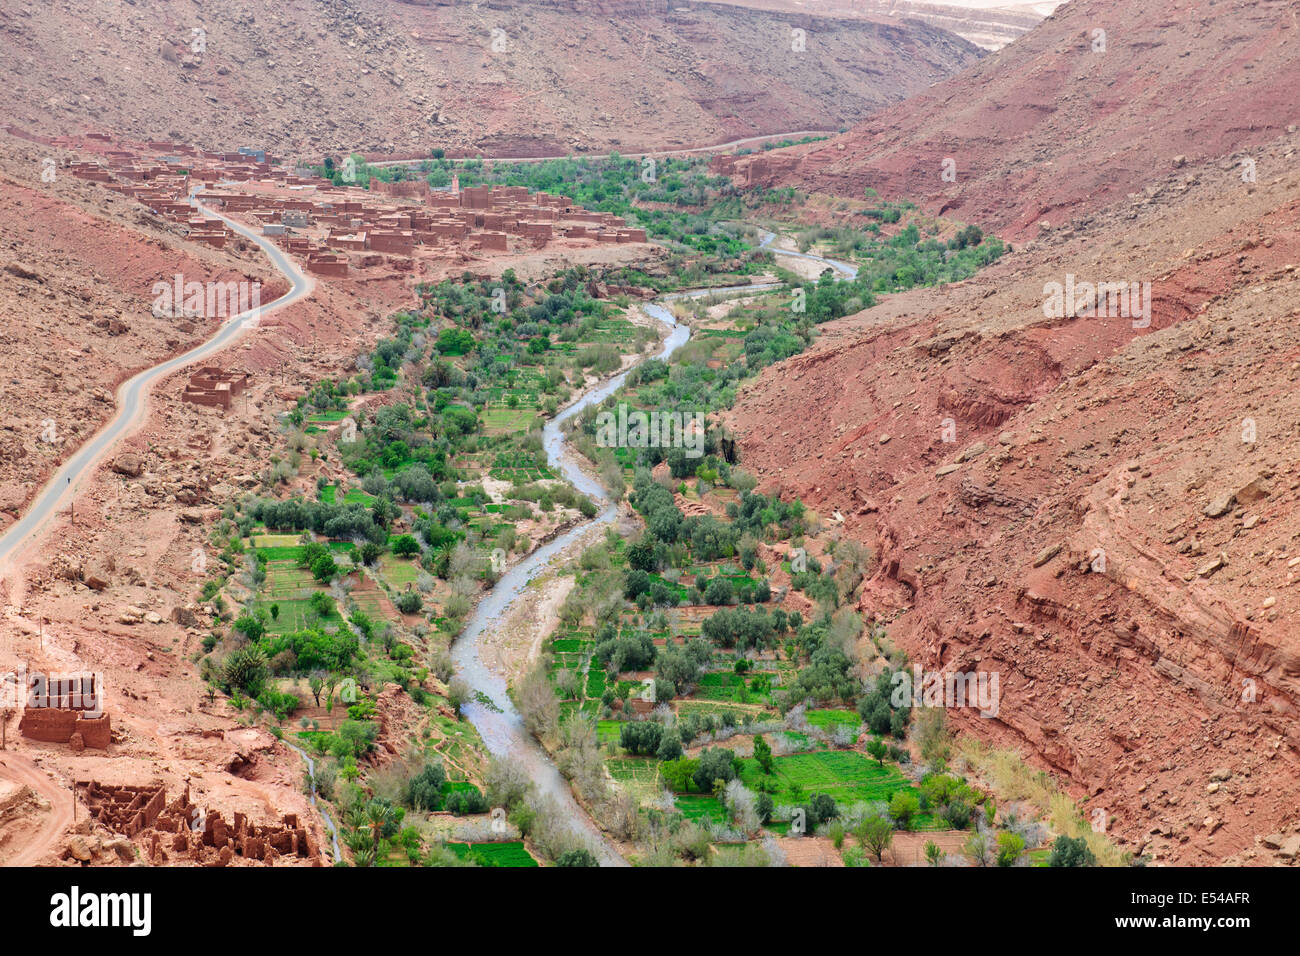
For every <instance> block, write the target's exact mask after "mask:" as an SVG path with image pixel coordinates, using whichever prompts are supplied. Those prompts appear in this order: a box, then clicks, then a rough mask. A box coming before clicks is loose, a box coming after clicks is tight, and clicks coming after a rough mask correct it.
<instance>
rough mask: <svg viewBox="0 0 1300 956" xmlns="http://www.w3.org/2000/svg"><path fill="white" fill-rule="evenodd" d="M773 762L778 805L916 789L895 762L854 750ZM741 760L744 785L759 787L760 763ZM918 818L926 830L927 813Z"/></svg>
mask: <svg viewBox="0 0 1300 956" xmlns="http://www.w3.org/2000/svg"><path fill="white" fill-rule="evenodd" d="M773 762H774V765H775V771H774V774H773V775H774V776H775V777H776V781H777V784H778V788H779V789H778V790H777V792H776V793H774V794H773V795H772V799H773V800H774V801H775V802H776V803H778V804H782V803H785V804H795V803H801V802H803V801H806V800H808V799H810V798H811V797H812V795H813V794H815V793H825V794H828V795H829V796H830V797H831V799H833V800H834V801H835V802H836V803H837V804H853V803H868V802H871V801H875V800H884V801H888V800H889V798H890V797H891V796H893V795H894V793H896V792H897V791H899V790H914V789H915V788H913V787H912V784H911V782H910V781H909V780H908V779H907V778H906V777H904V776H903V774H902V772H901V771H900V770H899V769H898V767H896V766H894V765H892V764H885V766H883V767H882V766H880V764H878V763H876V761H874V760H872V759H871V758H870V757H867V756H865V755H863V754H860V753H858V752H856V751H853V750H823V751H817V752H814V753H805V754H790V755H788V756H784V757H776V758H775V759H774V761H773ZM741 763H742V764H743V767H742V769H741V773H740V777H741V780H742V781H744V783H745V786H747V787H749V788H750V789H751V790H756V789H757V788H758V783H759V780H760V778H761V777H762V776H763V773H762V771H761V770H760V769H759V767H758V762H757V761H756V760H754V759H752V758H746V759H744V760H742V761H741ZM795 787H801V788H802V792H801V793H797V792H796V791H795V790H794V788H795ZM917 795H918V796H920V794H919V793H918V794H917ZM917 821H918V823H919V826H918V829H927V828H928V824H930V822H931V821H930V819H929V818H928V817H927V816H926V815H924V814H921V815H919V816H918V817H917Z"/></svg>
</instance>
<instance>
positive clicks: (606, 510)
mask: <svg viewBox="0 0 1300 956" xmlns="http://www.w3.org/2000/svg"><path fill="white" fill-rule="evenodd" d="M761 235H762V236H763V239H762V242H761V246H760V247H761V248H767V249H770V251H771V252H773V253H775V254H777V255H785V256H791V257H794V258H800V259H810V260H814V261H818V262H821V263H823V264H825V265H826V266H828V267H829V268H831V269H833V270H834V271H835V272H836V273H837V274H838V275H842V276H850V277H851V276H854V275H856V274H857V269H856V268H855V267H853V266H852V265H849V264H848V263H843V262H836V261H834V260H831V259H823V258H821V257H820V256H815V255H812V254H810V253H799V252H788V251H786V250H783V249H777V248H772V247H771V246H770V244H771V242H772V241H773V240H774V239H775V236H773V235H772V234H771V233H767V232H764V233H762V234H761ZM779 287H780V283H764V284H753V285H744V286H727V287H723V288H710V289H695V290H691V291H688V292H674V293H669V294H666V295H662V296H659V298H657V299H656V300H655V301H654V302H649V303H646V304H644V305H642V309H644V310H645V312H646V313H647V314H648V315H649V316H650V317H651V318H653V319H655V320H656V321H657V322H659V323H660V324H662V325H663V326H664V328H665V329H666V331H667V335H666V337H665V338H664V340H663V344H662V346H661V348H660V349H659V351H658V352H657V353H655V355H654V356H653V357H654V358H658V359H667V358H668V357H669V356H670V355H672V354H673V353H674V352H675V351H677V350H678V349H679V348H681V347H682V346H683V345H685V344H686V342H687V341H688V340H689V339H690V337H691V330H690V328H689V327H688V326H685V325H683V324H681V323H679V322H678V321H677V320H676V319H675V318H674V317H673V314H672V312H670V311H669V310H668V309H667V308H665V304H667V303H671V302H674V301H679V300H682V299H693V298H702V297H705V296H710V295H715V294H718V293H734V292H760V291H768V290H771V289H774V288H779ZM633 367H635V366H633ZM630 371H631V369H628V370H626V371H623V372H621V373H619V374H618V375H615V376H613V377H612V378H610V379H608V380H607V381H605V382H604V383H602V384H600V385H598V386H596V387H595V388H593V389H591V390H590V391H588V392H585V393H584V394H583V395H582V396H581V397H580V398H578V399H577V400H576V401H575V402H573V403H572V404H570V405H569V406H567V407H566V408H565V409H564V410H563V411H562V412H560V413H559V414H558V415H556V416H555V417H554V418H552V419H551V420H550V421H549V422H547V424H546V426H545V427H544V429H543V430H542V445H543V447H544V448H545V450H546V461H547V464H548V465H549V466H550V467H551V469H552V470H554V471H558V472H559V473H560V474H562V475H563V476H564V478H565V479H566V480H567V481H569V482H571V483H572V484H573V485H574V486H575V487H576V488H577V489H578V490H579V491H581V492H582V493H583V494H585V495H587V496H588V497H590V498H591V499H592V500H593V501H595V502H596V504H597V506H598V507H599V508H600V512H599V513H598V514H597V515H596V517H595V518H593V519H592V520H591V521H588V522H583V523H582V524H579V525H576V526H575V527H573V528H570V529H569V530H568V531H565V532H564V533H563V534H561V535H559V536H558V537H556V538H554V539H552V540H551V541H549V542H547V543H546V544H545V545H543V546H542V547H540V548H538V549H537V550H536V551H534V552H533V553H532V554H530V555H528V557H526V558H525V559H524V560H523V561H521V562H520V563H519V564H517V565H515V566H514V567H513V568H511V569H510V570H509V571H507V572H506V573H505V574H504V575H502V576H501V578H500V579H499V580H498V581H497V583H496V586H495V587H493V588H492V590H491V591H490V592H489V593H488V594H487V595H486V596H485V597H484V598H483V599H482V600H481V601H480V602H479V604H478V606H477V607H476V608H475V610H474V613H473V615H472V616H471V617H470V619H469V621H468V623H467V624H466V625H465V628H464V630H462V631H461V633H460V635H459V636H458V637H457V638H456V641H455V643H454V644H453V645H452V649H451V655H452V660H453V661H454V662H455V664H456V669H457V671H458V672H459V674H460V676H461V677H463V678H464V679H465V680H466V681H467V682H468V683H469V686H470V687H471V688H473V689H474V690H476V691H482V692H483V693H484V694H485V695H486V696H487V697H488V699H490V700H491V701H492V703H493V704H494V705H495V708H494V707H489V706H487V705H485V704H483V703H480V702H479V701H477V700H470V701H468V702H467V703H466V704H465V705H464V706H463V708H462V712H463V714H464V716H465V717H466V718H467V719H468V720H469V721H470V722H471V723H472V724H473V725H474V727H475V728H476V729H477V730H478V732H479V735H480V736H481V737H482V738H483V743H484V744H485V745H486V747H487V749H488V751H489V752H490V753H492V754H494V755H497V756H509V757H510V758H511V759H512V760H514V761H516V762H517V763H519V764H521V765H522V766H523V767H524V768H525V769H526V771H527V773H528V776H529V777H530V778H531V779H532V781H533V783H534V784H535V785H536V787H537V789H538V791H539V792H540V793H542V794H545V795H546V796H548V797H550V798H552V799H553V800H554V801H555V803H556V804H557V805H558V806H559V808H560V810H561V812H563V813H564V815H565V817H566V818H567V819H568V821H569V825H570V827H571V828H572V829H573V830H574V831H575V832H576V833H578V834H579V835H581V836H583V837H585V838H586V840H587V842H588V844H589V845H590V847H591V850H592V852H593V853H595V854H596V857H597V859H599V860H600V863H601V865H602V866H626V865H627V864H626V861H625V860H624V859H623V858H622V857H621V856H620V855H619V854H618V851H617V850H616V848H615V847H614V846H613V844H612V843H610V841H609V840H607V839H606V838H605V836H604V834H602V833H601V832H600V830H599V829H598V828H597V827H596V825H595V824H594V823H592V821H591V818H590V817H589V816H588V815H587V813H586V812H585V811H584V810H583V809H582V807H580V806H579V805H578V803H577V801H576V800H575V799H574V798H573V793H572V791H571V790H570V789H569V784H568V781H566V780H565V779H564V777H563V775H562V774H561V773H560V771H559V770H558V769H557V768H556V766H555V764H554V763H553V762H552V761H551V758H550V756H549V755H548V754H547V753H546V751H545V750H544V749H543V748H542V746H541V744H539V743H538V742H537V741H536V740H535V739H534V738H533V736H532V735H531V734H529V733H528V731H527V730H526V729H525V728H524V725H523V719H522V718H521V717H520V715H519V712H518V711H517V710H516V709H515V706H514V704H513V703H512V702H511V700H510V697H509V695H508V694H507V693H506V681H505V678H504V677H503V676H501V675H500V674H498V673H497V672H496V671H494V670H492V669H491V668H490V667H488V666H487V665H486V664H484V663H483V661H482V659H481V657H480V655H479V638H480V637H481V636H482V635H483V634H484V633H485V632H487V631H489V630H490V629H491V628H492V627H494V626H496V625H497V624H498V623H499V622H500V621H501V619H502V618H503V617H504V615H505V613H506V611H507V610H509V608H510V606H511V605H512V604H513V603H514V601H515V599H516V598H518V597H519V596H520V595H521V594H522V593H523V591H524V589H525V587H526V586H527V584H528V582H529V580H530V579H532V578H533V577H535V576H536V575H537V574H538V573H539V572H540V571H541V570H542V569H543V568H544V567H545V566H546V565H547V563H548V562H550V560H551V559H552V558H553V557H554V556H555V555H556V554H557V553H558V552H559V551H561V550H563V549H564V548H565V547H566V546H568V545H569V544H571V543H572V542H573V541H575V540H577V539H578V538H580V537H582V536H584V535H586V534H587V533H588V532H589V531H590V530H591V528H592V527H593V526H594V525H601V524H610V523H612V522H613V521H614V520H615V518H616V517H617V516H618V508H617V506H616V505H615V504H614V503H613V502H612V501H611V500H610V497H609V495H608V494H607V493H606V492H605V489H604V488H603V487H602V486H601V485H600V483H599V482H598V481H597V480H596V479H595V478H594V477H593V476H591V475H590V474H588V473H587V471H585V470H584V468H583V467H582V464H581V462H582V459H581V457H580V456H579V455H578V454H577V452H575V451H574V450H573V448H572V447H571V446H570V445H569V443H568V441H567V440H566V439H565V435H564V431H563V428H562V426H563V425H564V423H565V422H566V421H568V420H569V419H570V418H572V417H573V416H574V415H578V414H580V413H581V412H582V411H583V409H586V408H590V407H591V406H592V405H598V404H599V403H600V402H603V401H604V400H605V399H606V398H608V397H609V396H610V395H613V394H614V393H615V392H616V391H618V390H619V389H620V388H622V387H623V383H624V381H626V379H627V376H628V373H629V372H630Z"/></svg>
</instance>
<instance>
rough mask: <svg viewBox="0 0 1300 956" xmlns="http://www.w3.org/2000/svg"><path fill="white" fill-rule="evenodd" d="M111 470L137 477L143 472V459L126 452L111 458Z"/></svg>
mask: <svg viewBox="0 0 1300 956" xmlns="http://www.w3.org/2000/svg"><path fill="white" fill-rule="evenodd" d="M113 470H114V471H115V472H117V473H118V474H119V475H126V476H127V477H128V478H139V477H140V476H141V475H143V474H144V459H143V458H141V457H140V456H139V455H136V454H134V453H132V452H126V453H125V454H122V455H118V456H117V457H116V458H115V459H113Z"/></svg>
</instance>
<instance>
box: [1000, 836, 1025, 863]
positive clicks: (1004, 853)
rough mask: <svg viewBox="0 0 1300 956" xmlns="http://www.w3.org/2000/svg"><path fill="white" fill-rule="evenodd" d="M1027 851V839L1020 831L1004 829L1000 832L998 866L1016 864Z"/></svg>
mask: <svg viewBox="0 0 1300 956" xmlns="http://www.w3.org/2000/svg"><path fill="white" fill-rule="evenodd" d="M1024 852H1025V839H1024V837H1022V836H1021V835H1020V834H1019V833H1012V832H1010V831H1009V830H1004V831H1002V832H1001V833H999V834H998V853H997V860H998V866H1015V865H1016V861H1017V860H1019V859H1020V857H1021V855H1022V854H1023V853H1024Z"/></svg>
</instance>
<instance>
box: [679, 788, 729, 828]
mask: <svg viewBox="0 0 1300 956" xmlns="http://www.w3.org/2000/svg"><path fill="white" fill-rule="evenodd" d="M673 799H674V800H675V801H676V803H677V809H678V810H680V811H681V814H682V816H684V817H685V818H686V819H688V820H694V821H695V822H696V823H700V824H709V823H723V824H725V823H727V822H728V819H727V811H726V809H725V808H724V807H723V806H722V803H721V801H719V800H718V798H717V797H715V796H713V795H712V794H706V793H679V794H675V795H674V798H673Z"/></svg>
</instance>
